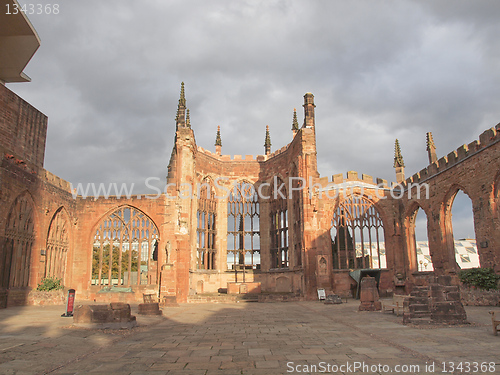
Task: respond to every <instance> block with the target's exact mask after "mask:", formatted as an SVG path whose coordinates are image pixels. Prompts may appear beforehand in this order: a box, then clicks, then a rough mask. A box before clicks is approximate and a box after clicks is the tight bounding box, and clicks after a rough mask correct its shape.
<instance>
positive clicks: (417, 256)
mask: <svg viewBox="0 0 500 375" xmlns="http://www.w3.org/2000/svg"><path fill="white" fill-rule="evenodd" d="M420 212H423V213H424V215H425V221H426V224H425V228H426V229H425V233H427V232H428V219H427V213H426V212H425V210H424V208H423V207H422V206H421V205H420V204H418V203H417V202H413V203H412V205H411V206H410V208H409V209H408V210H407V213H406V215H405V225H404V228H405V231H406V233H405V234H406V249H407V253H406V255H407V259H408V264H407V267H408V269H409V270H410V272H416V271H432V270H433V269H434V268H433V264H432V257H431V251H430V248H429V241H428V235H426V238H427V240H425V241H423V240H421V241H419V240H418V239H417V237H418V236H417V230H416V228H417V221H418V219H417V217H418V215H419V214H420Z"/></svg>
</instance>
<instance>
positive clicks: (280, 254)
mask: <svg viewBox="0 0 500 375" xmlns="http://www.w3.org/2000/svg"><path fill="white" fill-rule="evenodd" d="M286 194H287V192H286V186H285V185H284V183H283V181H282V180H281V179H280V178H279V177H278V178H275V180H274V181H273V183H272V184H271V191H270V202H269V206H270V207H269V208H270V222H271V228H270V237H271V268H288V266H289V259H288V257H289V252H288V208H287V204H288V203H287V199H286V197H287V195H286ZM283 197H284V198H283Z"/></svg>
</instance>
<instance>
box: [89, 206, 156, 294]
mask: <svg viewBox="0 0 500 375" xmlns="http://www.w3.org/2000/svg"><path fill="white" fill-rule="evenodd" d="M158 240H159V232H158V228H157V227H156V225H155V223H154V222H153V220H151V219H150V218H149V217H148V216H147V215H145V214H144V213H143V212H141V211H139V210H138V209H136V208H134V207H130V206H123V207H119V208H117V209H116V210H114V211H113V212H111V213H110V214H108V215H107V216H106V217H105V218H104V219H102V220H101V222H100V223H99V225H98V226H97V229H96V231H95V233H94V251H93V256H92V284H94V285H127V286H130V285H140V284H147V283H148V280H151V279H153V280H154V277H151V275H148V272H155V271H154V270H153V269H152V267H151V262H153V252H154V250H155V247H156V243H157V241H158ZM148 276H150V277H148Z"/></svg>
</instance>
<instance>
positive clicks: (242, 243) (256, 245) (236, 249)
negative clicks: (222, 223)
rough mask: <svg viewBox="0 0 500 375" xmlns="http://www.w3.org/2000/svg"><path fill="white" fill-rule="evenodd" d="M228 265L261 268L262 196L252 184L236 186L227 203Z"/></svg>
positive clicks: (230, 266)
mask: <svg viewBox="0 0 500 375" xmlns="http://www.w3.org/2000/svg"><path fill="white" fill-rule="evenodd" d="M227 265H228V269H233V270H235V269H241V268H252V269H260V228H259V200H258V196H257V192H256V191H255V189H254V187H253V185H252V184H250V183H247V182H240V183H238V184H236V185H235V186H234V188H233V189H232V191H231V192H230V194H229V197H228V203H227Z"/></svg>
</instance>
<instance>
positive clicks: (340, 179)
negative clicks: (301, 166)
mask: <svg viewBox="0 0 500 375" xmlns="http://www.w3.org/2000/svg"><path fill="white" fill-rule="evenodd" d="M360 176H361V177H360ZM319 183H320V184H321V185H322V186H324V187H326V186H328V185H331V184H335V185H342V184H345V183H351V184H352V183H354V184H356V183H358V184H368V185H373V187H374V188H375V187H378V188H384V189H388V188H389V184H388V182H387V180H384V179H382V178H373V177H372V176H370V175H367V174H364V173H361V175H359V174H358V172H356V171H348V172H347V173H346V176H345V177H344V175H343V174H342V173H338V174H334V175H333V176H332V177H331V178H329V177H328V176H325V177H321V178H320V179H319Z"/></svg>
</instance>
